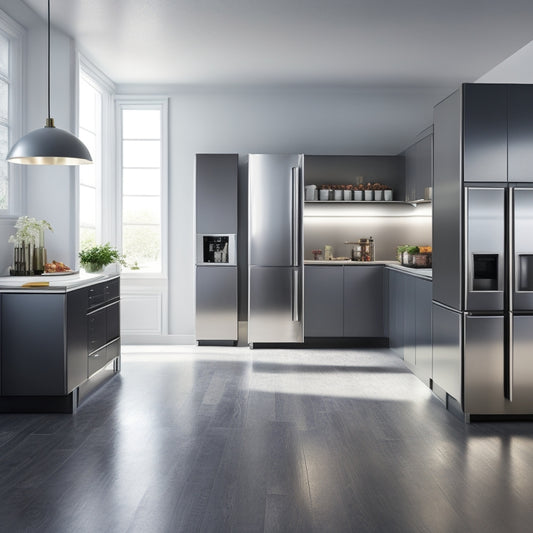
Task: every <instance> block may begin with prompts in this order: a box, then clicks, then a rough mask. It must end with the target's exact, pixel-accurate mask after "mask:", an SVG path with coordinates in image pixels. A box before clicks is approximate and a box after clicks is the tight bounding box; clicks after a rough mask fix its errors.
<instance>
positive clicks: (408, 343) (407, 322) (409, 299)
mask: <svg viewBox="0 0 533 533" xmlns="http://www.w3.org/2000/svg"><path fill="white" fill-rule="evenodd" d="M403 276H404V277H405V279H404V281H403V284H402V288H403V298H402V302H403V315H404V322H403V328H404V329H403V342H404V344H403V359H404V361H405V362H407V363H409V364H411V365H413V366H414V365H416V303H417V302H416V282H417V281H418V279H417V278H415V277H413V276H411V275H409V274H403Z"/></svg>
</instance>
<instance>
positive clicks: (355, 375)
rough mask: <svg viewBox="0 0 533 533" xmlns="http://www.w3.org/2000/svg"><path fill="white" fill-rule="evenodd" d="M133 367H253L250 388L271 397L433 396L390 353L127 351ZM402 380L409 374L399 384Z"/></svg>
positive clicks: (199, 348) (197, 348)
mask: <svg viewBox="0 0 533 533" xmlns="http://www.w3.org/2000/svg"><path fill="white" fill-rule="evenodd" d="M123 357H124V358H127V360H128V362H130V363H131V362H135V361H137V362H153V363H157V362H158V361H161V362H162V361H164V362H166V363H168V362H169V361H171V360H175V362H176V364H184V365H187V364H190V363H193V364H194V363H198V362H209V361H217V362H227V363H243V364H245V365H249V375H248V380H249V381H248V383H247V386H248V388H249V389H250V390H256V391H262V392H267V393H282V394H305V395H316V396H328V397H329V396H331V397H342V398H354V399H355V398H364V399H366V400H384V401H386V400H389V401H414V402H419V401H423V400H426V399H427V400H429V399H430V398H431V396H432V393H431V391H430V390H429V388H427V387H426V386H425V385H424V384H423V383H422V382H421V381H420V380H419V379H418V378H417V377H416V376H414V375H413V374H411V373H410V372H409V371H408V370H407V368H406V367H405V365H404V363H403V361H402V360H401V359H400V358H399V357H398V356H397V355H395V354H394V353H393V352H392V351H391V350H388V349H347V348H339V349H293V350H290V349H255V350H250V349H249V348H248V347H229V346H216V347H213V346H124V347H123ZM398 374H404V376H403V379H401V380H398Z"/></svg>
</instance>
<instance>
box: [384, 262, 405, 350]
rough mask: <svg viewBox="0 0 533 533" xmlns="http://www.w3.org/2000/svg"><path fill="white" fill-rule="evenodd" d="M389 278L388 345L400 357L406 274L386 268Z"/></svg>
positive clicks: (402, 342)
mask: <svg viewBox="0 0 533 533" xmlns="http://www.w3.org/2000/svg"><path fill="white" fill-rule="evenodd" d="M388 278H389V289H388V290H389V346H390V347H391V348H392V349H393V350H394V351H395V352H396V353H397V354H398V355H400V356H401V357H403V347H404V319H405V314H404V294H405V283H406V276H405V274H402V273H401V272H397V271H395V270H388Z"/></svg>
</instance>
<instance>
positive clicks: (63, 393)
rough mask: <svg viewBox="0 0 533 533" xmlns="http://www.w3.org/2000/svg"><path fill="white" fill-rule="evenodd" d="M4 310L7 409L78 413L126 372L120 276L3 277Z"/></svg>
mask: <svg viewBox="0 0 533 533" xmlns="http://www.w3.org/2000/svg"><path fill="white" fill-rule="evenodd" d="M42 282H49V286H27V287H23V286H22V285H25V284H28V283H30V284H32V283H42ZM0 310H1V314H0V335H1V337H0V345H1V352H0V359H1V374H0V411H1V412H67V413H72V412H74V411H75V410H76V409H77V407H78V405H79V404H80V402H81V400H82V399H83V398H84V397H85V396H86V395H87V394H88V393H89V392H91V391H92V390H93V389H94V388H95V386H97V385H99V384H100V382H103V381H104V378H105V377H109V376H112V375H115V374H116V373H118V372H119V371H120V278H119V276H118V275H100V274H85V273H82V274H73V275H63V276H32V277H3V278H0ZM104 369H105V370H104Z"/></svg>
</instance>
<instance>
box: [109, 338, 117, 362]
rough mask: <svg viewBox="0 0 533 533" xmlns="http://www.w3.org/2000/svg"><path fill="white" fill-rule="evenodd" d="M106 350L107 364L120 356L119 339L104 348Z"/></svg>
mask: <svg viewBox="0 0 533 533" xmlns="http://www.w3.org/2000/svg"><path fill="white" fill-rule="evenodd" d="M106 350H107V362H109V361H112V360H113V359H115V357H118V356H119V355H120V339H119V340H116V341H115V342H112V343H111V344H109V345H108V346H107V347H106Z"/></svg>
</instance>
